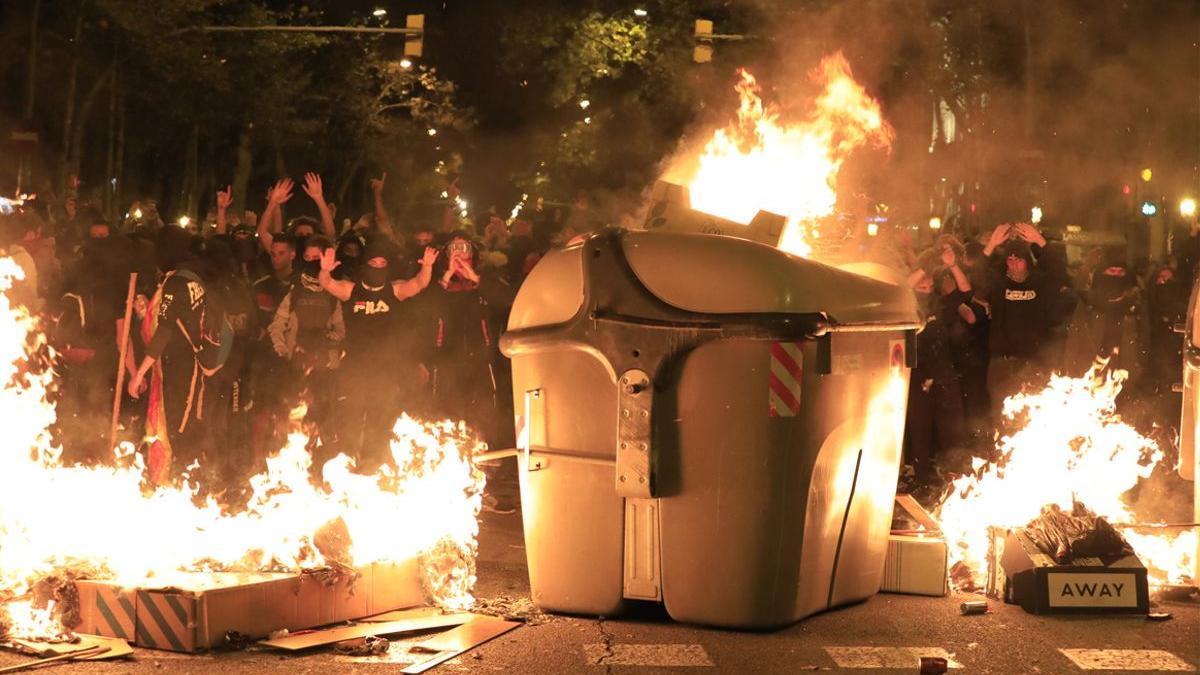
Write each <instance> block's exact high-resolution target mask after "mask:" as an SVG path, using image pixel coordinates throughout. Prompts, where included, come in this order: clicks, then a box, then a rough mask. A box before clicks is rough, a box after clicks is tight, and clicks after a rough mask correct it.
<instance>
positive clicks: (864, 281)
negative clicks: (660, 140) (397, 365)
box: [509, 232, 919, 329]
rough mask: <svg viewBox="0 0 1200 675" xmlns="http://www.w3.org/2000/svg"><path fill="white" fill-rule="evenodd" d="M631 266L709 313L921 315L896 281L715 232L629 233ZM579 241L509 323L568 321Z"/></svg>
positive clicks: (579, 267)
mask: <svg viewBox="0 0 1200 675" xmlns="http://www.w3.org/2000/svg"><path fill="white" fill-rule="evenodd" d="M621 242H622V249H623V251H624V254H625V258H626V260H627V261H628V263H629V267H630V269H631V270H632V271H633V273H634V275H635V276H636V277H637V279H638V281H640V282H641V283H642V285H644V286H645V287H646V289H647V290H649V291H650V292H651V293H653V294H654V295H655V296H657V297H658V298H659V299H661V300H662V301H664V302H666V303H667V304H669V305H672V306H674V307H676V308H679V309H683V310H687V311H692V312H700V313H704V314H781V313H782V314H818V313H822V314H825V315H827V316H828V317H829V318H830V319H831V320H832V322H833V323H834V324H874V323H903V322H917V321H919V317H918V314H917V305H916V298H915V297H914V295H913V292H912V291H911V290H910V289H909V288H908V287H907V286H903V285H896V284H891V283H887V282H885V281H879V280H877V279H873V278H868V277H866V276H862V275H860V274H855V273H853V272H849V271H844V270H840V269H837V268H834V267H830V266H828V265H824V264H821V263H818V262H815V261H812V260H806V259H804V258H800V257H797V256H793V255H791V254H788V253H785V252H783V251H780V250H779V249H776V248H774V247H771V246H767V245H764V244H760V243H756V242H752V241H747V240H744V239H739V238H736V237H725V236H719V235H710V234H684V233H672V232H625V233H623V236H622V238H621ZM583 295H584V289H583V261H582V247H581V246H573V247H569V248H567V249H564V250H560V251H555V252H553V253H551V254H549V255H547V256H546V257H545V258H544V259H543V260H542V261H541V262H540V263H539V264H538V265H537V267H535V268H534V270H533V272H532V273H531V274H530V275H529V278H528V279H526V281H525V283H524V284H523V285H522V288H521V292H520V293H519V294H518V295H517V299H516V302H515V303H514V305H513V311H512V313H511V315H510V320H509V328H510V329H516V328H528V327H533V326H543V325H550V324H555V323H561V322H563V321H566V320H568V319H569V318H570V317H571V316H573V315H574V314H575V312H576V311H578V309H579V307H580V306H581V305H582V304H583V301H584V298H583Z"/></svg>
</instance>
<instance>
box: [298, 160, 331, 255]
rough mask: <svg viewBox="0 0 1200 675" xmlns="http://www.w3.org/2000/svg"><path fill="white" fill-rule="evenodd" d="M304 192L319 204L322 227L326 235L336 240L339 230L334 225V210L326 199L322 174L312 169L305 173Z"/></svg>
mask: <svg viewBox="0 0 1200 675" xmlns="http://www.w3.org/2000/svg"><path fill="white" fill-rule="evenodd" d="M304 194H306V195H308V197H309V199H311V200H313V203H314V204H316V205H317V211H319V212H320V213H321V229H322V230H323V231H324V232H325V236H326V237H329V238H330V239H331V240H336V239H337V231H336V229H335V228H334V225H333V211H331V210H330V208H329V204H328V203H326V201H325V191H324V188H323V186H322V185H321V176H320V175H318V174H315V173H313V172H311V171H309V172H308V173H306V174H304Z"/></svg>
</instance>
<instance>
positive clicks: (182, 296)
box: [129, 227, 228, 484]
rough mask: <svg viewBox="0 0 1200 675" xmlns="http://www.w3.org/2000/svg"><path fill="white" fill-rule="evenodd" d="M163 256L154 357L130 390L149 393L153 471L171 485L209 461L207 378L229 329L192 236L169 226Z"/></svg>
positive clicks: (149, 323)
mask: <svg viewBox="0 0 1200 675" xmlns="http://www.w3.org/2000/svg"><path fill="white" fill-rule="evenodd" d="M155 256H156V258H157V263H158V268H159V271H160V272H162V274H163V277H162V280H161V281H160V282H159V284H158V288H157V290H156V291H155V293H154V298H153V299H152V300H151V302H150V308H149V311H148V312H147V314H146V319H145V321H144V322H143V324H142V333H143V337H144V338H145V340H146V344H147V348H146V355H145V357H143V358H142V362H141V364H139V365H138V368H137V371H136V372H135V373H134V374H133V377H132V378H130V381H129V395H130V396H132V397H133V398H139V397H140V396H141V395H142V394H143V393H145V392H146V391H147V390H149V396H148V397H147V412H146V439H147V441H148V443H149V448H148V454H149V457H148V461H147V468H148V471H149V476H150V479H151V481H153V482H154V483H156V484H163V483H166V482H169V481H171V480H172V479H174V478H176V477H178V476H179V475H180V474H181V473H182V472H183V471H185V470H186V469H187V467H188V466H189V465H191V464H192V463H193V462H197V461H201V460H202V459H203V454H204V452H203V445H202V443H203V440H204V429H203V419H202V416H203V411H204V388H205V378H206V376H207V375H209V374H212V373H213V372H215V371H216V369H218V368H219V367H220V364H221V363H222V362H223V359H224V357H225V356H227V355H228V352H227V351H226V352H225V353H224V354H222V353H221V349H222V346H223V345H222V343H221V339H222V337H223V333H225V331H222V330H221V327H220V326H219V325H215V324H214V323H213V322H212V321H211V319H213V318H215V317H210V316H209V308H208V297H207V295H208V289H207V288H205V284H204V281H203V278H202V277H201V275H200V273H199V269H200V265H199V264H198V263H197V261H196V260H195V256H194V254H193V251H192V242H191V235H189V234H188V233H187V232H185V231H184V230H182V229H179V228H174V227H164V228H162V229H161V230H160V231H159V233H158V235H157V237H156V239H155ZM224 347H225V349H226V350H227V349H228V345H227V344H226V345H224ZM148 375H149V376H150V377H149V380H147V376H148Z"/></svg>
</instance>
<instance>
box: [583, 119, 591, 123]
mask: <svg viewBox="0 0 1200 675" xmlns="http://www.w3.org/2000/svg"><path fill="white" fill-rule="evenodd" d="M583 123H584V124H591V123H592V118H591V117H585V118H583Z"/></svg>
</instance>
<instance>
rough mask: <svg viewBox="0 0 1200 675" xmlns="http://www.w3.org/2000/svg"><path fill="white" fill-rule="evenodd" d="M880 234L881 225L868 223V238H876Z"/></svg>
mask: <svg viewBox="0 0 1200 675" xmlns="http://www.w3.org/2000/svg"><path fill="white" fill-rule="evenodd" d="M877 234H879V223H867V236H868V237H874V236H875V235H877Z"/></svg>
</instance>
